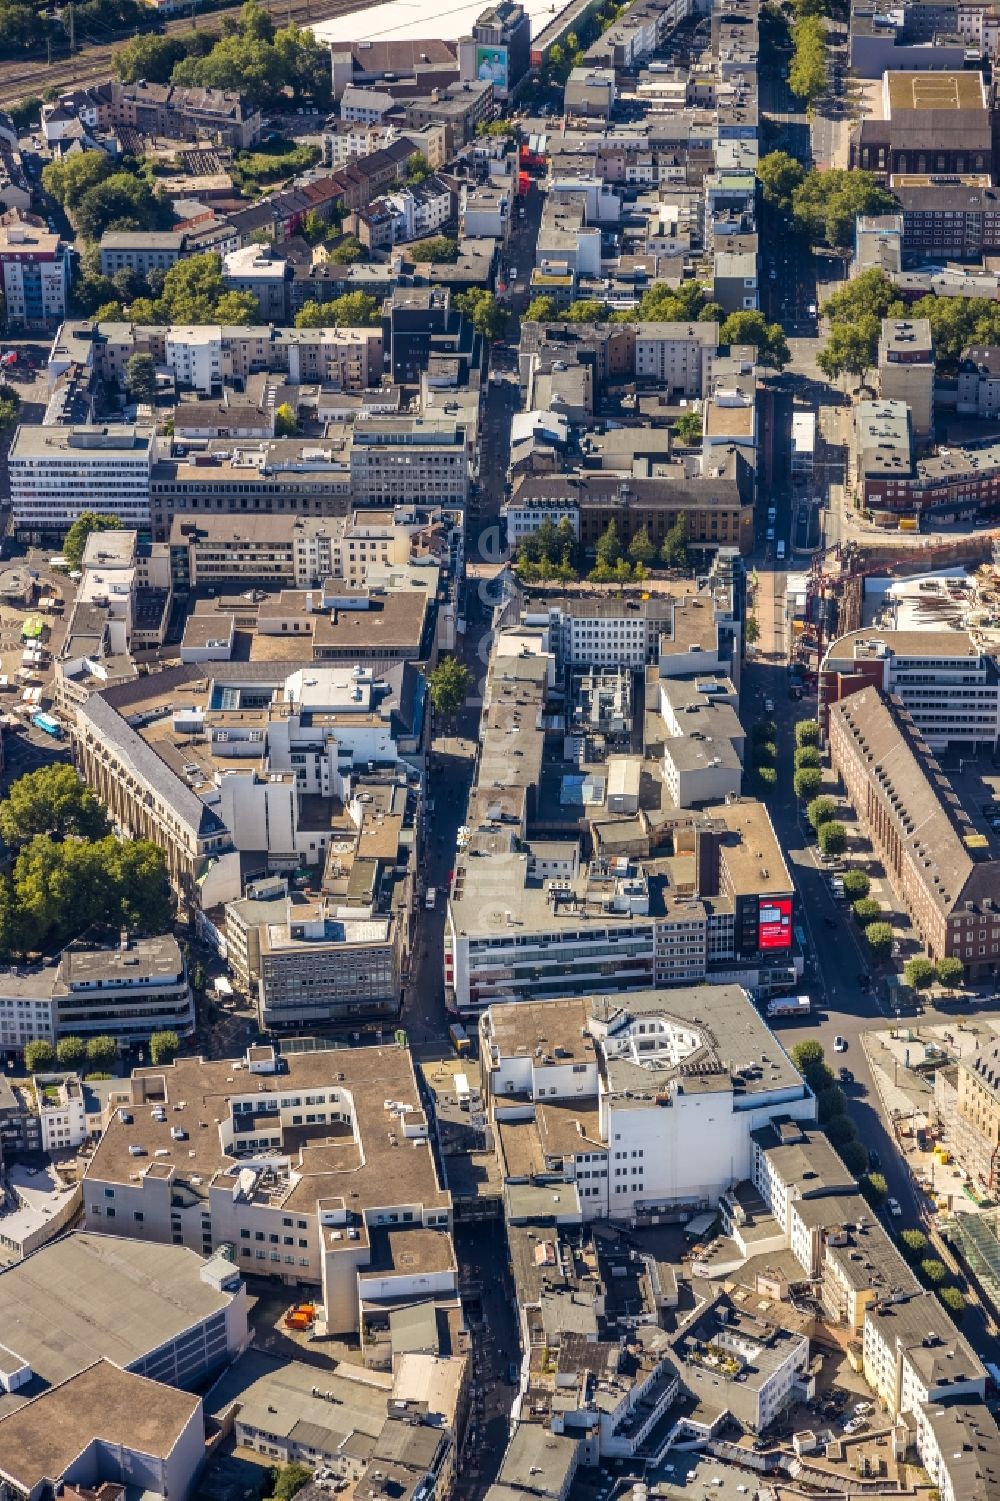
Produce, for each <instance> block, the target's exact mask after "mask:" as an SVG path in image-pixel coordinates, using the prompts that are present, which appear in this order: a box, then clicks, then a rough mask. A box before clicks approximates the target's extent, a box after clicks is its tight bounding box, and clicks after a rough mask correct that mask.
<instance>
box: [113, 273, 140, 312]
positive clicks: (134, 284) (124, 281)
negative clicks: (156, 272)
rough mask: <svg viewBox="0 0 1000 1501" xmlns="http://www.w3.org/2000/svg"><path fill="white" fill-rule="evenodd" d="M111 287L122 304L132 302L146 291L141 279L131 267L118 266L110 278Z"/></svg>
mask: <svg viewBox="0 0 1000 1501" xmlns="http://www.w3.org/2000/svg"><path fill="white" fill-rule="evenodd" d="M111 285H112V287H113V288H114V290H115V292H116V293H117V296H118V298H119V300H120V301H121V302H123V303H126V302H132V301H134V299H135V298H136V297H141V296H142V294H143V292H144V291H145V290H146V284H145V282H144V281H143V279H142V277H141V276H140V275H139V273H138V271H133V270H132V268H131V266H120V267H119V268H118V270H117V271H116V272H115V274H114V275H113V276H112V277H111Z"/></svg>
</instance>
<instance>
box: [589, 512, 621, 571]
mask: <svg viewBox="0 0 1000 1501" xmlns="http://www.w3.org/2000/svg"><path fill="white" fill-rule="evenodd" d="M594 552H595V555H596V557H597V561H598V562H599V563H604V564H606V565H607V567H609V568H613V567H614V566H615V564H616V563H617V562H618V559H619V558H620V557H621V555H622V545H621V541H620V539H619V536H618V527H617V525H616V523H615V520H614V518H613V517H612V519H611V520H610V521H609V522H608V524H607V526H606V527H605V528H604V530H603V532H602V533H601V535H600V536H599V537H598V539H597V545H596V547H595V549H594Z"/></svg>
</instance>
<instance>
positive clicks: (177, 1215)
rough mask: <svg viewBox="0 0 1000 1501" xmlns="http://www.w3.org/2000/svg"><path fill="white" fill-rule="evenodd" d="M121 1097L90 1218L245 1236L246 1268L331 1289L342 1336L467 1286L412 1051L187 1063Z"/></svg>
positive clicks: (163, 1237) (137, 1083) (224, 1238)
mask: <svg viewBox="0 0 1000 1501" xmlns="http://www.w3.org/2000/svg"><path fill="white" fill-rule="evenodd" d="M120 1098H121V1104H120V1107H119V1108H118V1109H116V1110H115V1111H114V1112H113V1113H112V1115H111V1118H110V1120H109V1122H108V1125H107V1127H106V1129H105V1131H104V1134H103V1136H102V1137H101V1140H100V1142H99V1143H98V1145H97V1148H96V1150H95V1152H94V1155H93V1157H92V1159H91V1161H90V1162H89V1163H88V1165H87V1171H86V1175H85V1178H84V1182H83V1201H84V1217H85V1223H86V1225H87V1228H88V1229H93V1230H103V1231H104V1232H105V1233H106V1234H128V1235H133V1236H134V1235H136V1234H140V1235H141V1236H142V1238H143V1239H144V1240H149V1241H153V1242H160V1243H162V1242H165V1241H170V1240H174V1241H176V1239H177V1237H180V1239H181V1241H182V1242H183V1244H185V1245H188V1246H190V1247H191V1248H192V1249H195V1250H199V1251H203V1252H205V1253H207V1252H209V1251H211V1250H213V1249H217V1248H218V1247H220V1246H224V1245H228V1246H231V1247H232V1248H234V1255H235V1261H236V1265H237V1266H238V1267H239V1268H240V1269H241V1270H243V1271H251V1270H252V1271H254V1272H256V1273H258V1274H260V1275H266V1276H271V1277H274V1278H277V1279H279V1280H280V1281H282V1282H285V1283H287V1284H289V1285H292V1286H294V1285H296V1284H298V1283H303V1282H304V1283H309V1284H312V1285H315V1286H321V1287H322V1296H323V1303H324V1307H325V1310H326V1322H327V1325H328V1327H329V1329H330V1331H331V1332H332V1331H334V1330H355V1331H357V1330H360V1329H361V1327H362V1317H363V1313H362V1310H363V1309H364V1310H365V1313H364V1317H366V1318H373V1317H375V1316H376V1315H377V1312H378V1310H379V1309H383V1308H384V1307H385V1306H386V1305H387V1303H389V1302H391V1301H392V1299H394V1298H398V1297H402V1296H405V1295H411V1294H413V1293H415V1292H417V1291H421V1290H422V1295H434V1294H450V1295H453V1294H454V1291H455V1288H456V1286H457V1283H456V1277H457V1270H456V1263H455V1256H454V1249H453V1247H452V1243H451V1236H450V1233H449V1231H450V1225H451V1195H450V1194H449V1193H448V1192H447V1190H446V1189H445V1188H443V1186H442V1185H441V1182H440V1180H439V1178H438V1173H437V1167H436V1164H435V1160H434V1156H433V1153H432V1151H431V1147H430V1141H429V1128H428V1122H427V1117H426V1115H425V1113H424V1111H423V1108H422V1107H421V1104H420V1094H419V1090H418V1088H417V1082H416V1077H415V1075H414V1071H413V1060H412V1055H411V1054H410V1053H409V1052H408V1051H407V1050H406V1049H405V1048H399V1047H396V1046H386V1047H361V1048H347V1049H343V1050H341V1049H323V1050H320V1051H316V1052H288V1053H286V1054H284V1055H283V1056H282V1057H281V1059H280V1062H279V1059H278V1058H277V1056H276V1055H275V1053H274V1051H273V1049H272V1048H271V1047H269V1046H260V1047H257V1048H253V1049H251V1050H250V1052H249V1053H248V1055H247V1057H246V1058H244V1059H224V1060H221V1061H212V1062H209V1061H208V1060H206V1059H202V1058H179V1059H178V1060H177V1061H176V1062H175V1063H173V1064H171V1065H169V1067H167V1068H159V1069H146V1070H140V1071H138V1072H136V1073H134V1074H133V1076H132V1079H131V1081H130V1082H129V1083H128V1085H127V1087H126V1088H125V1089H123V1090H122V1092H121V1097H120Z"/></svg>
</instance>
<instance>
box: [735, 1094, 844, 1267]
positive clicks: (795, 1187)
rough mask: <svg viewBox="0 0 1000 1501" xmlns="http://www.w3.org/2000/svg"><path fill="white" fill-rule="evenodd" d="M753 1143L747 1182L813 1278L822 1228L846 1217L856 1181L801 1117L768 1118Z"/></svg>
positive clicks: (821, 1249)
mask: <svg viewBox="0 0 1000 1501" xmlns="http://www.w3.org/2000/svg"><path fill="white" fill-rule="evenodd" d="M753 1143H754V1144H753V1165H752V1171H751V1177H752V1180H753V1185H754V1187H755V1188H756V1189H757V1192H758V1193H759V1194H760V1196H761V1198H762V1199H763V1201H764V1203H765V1205H766V1206H767V1208H768V1210H769V1211H770V1213H771V1214H772V1215H773V1216H774V1219H775V1220H776V1221H777V1224H778V1226H779V1227H780V1229H781V1231H782V1234H783V1235H784V1237H785V1240H786V1242H787V1243H788V1245H789V1246H790V1248H791V1250H792V1253H793V1254H794V1256H795V1257H796V1259H797V1260H798V1262H799V1264H800V1265H801V1266H802V1268H803V1270H804V1271H805V1273H806V1274H807V1276H810V1277H818V1276H819V1275H820V1272H821V1270H822V1266H823V1252H824V1233H823V1232H824V1230H825V1229H826V1228H828V1227H830V1226H833V1225H839V1224H841V1223H843V1221H844V1220H845V1219H847V1218H849V1217H850V1216H851V1212H852V1211H853V1210H854V1209H855V1208H856V1206H857V1202H858V1185H857V1183H856V1182H855V1180H854V1178H853V1177H852V1175H851V1174H850V1173H849V1172H848V1171H847V1169H846V1167H845V1166H844V1164H843V1163H842V1162H841V1160H840V1158H839V1157H838V1156H837V1153H836V1152H835V1151H834V1149H833V1147H831V1145H830V1143H829V1141H828V1140H827V1138H826V1137H825V1136H824V1135H823V1134H822V1132H819V1131H814V1130H811V1129H810V1128H809V1127H808V1126H807V1125H805V1124H804V1123H803V1122H802V1121H794V1120H788V1121H773V1122H771V1123H770V1124H769V1125H767V1126H762V1127H761V1129H760V1130H759V1131H756V1132H755V1133H754V1138H753ZM820 1206H822V1216H821V1218H819V1219H817V1214H816V1210H817V1208H818V1207H820ZM862 1214H863V1215H866V1214H867V1211H865V1210H862Z"/></svg>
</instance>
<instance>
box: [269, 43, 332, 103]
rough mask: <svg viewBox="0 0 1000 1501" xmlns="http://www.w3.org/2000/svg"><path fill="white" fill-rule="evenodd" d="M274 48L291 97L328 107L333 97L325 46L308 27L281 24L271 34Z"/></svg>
mask: <svg viewBox="0 0 1000 1501" xmlns="http://www.w3.org/2000/svg"><path fill="white" fill-rule="evenodd" d="M274 51H275V55H276V57H277V58H278V61H279V66H280V67H281V68H282V69H283V70H284V73H285V76H286V78H287V80H288V86H289V87H290V88H291V90H292V97H293V98H294V99H296V100H299V99H309V100H311V101H312V103H313V104H314V105H316V107H317V108H318V109H326V108H328V107H329V105H330V103H331V102H332V99H333V79H332V76H331V73H330V51H329V47H328V46H326V45H324V44H323V43H322V42H319V41H317V39H316V37H315V36H314V35H313V32H312V30H311V29H310V28H309V27H306V28H304V29H303V28H300V27H298V26H283V27H282V28H281V30H280V31H276V32H275V34H274Z"/></svg>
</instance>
